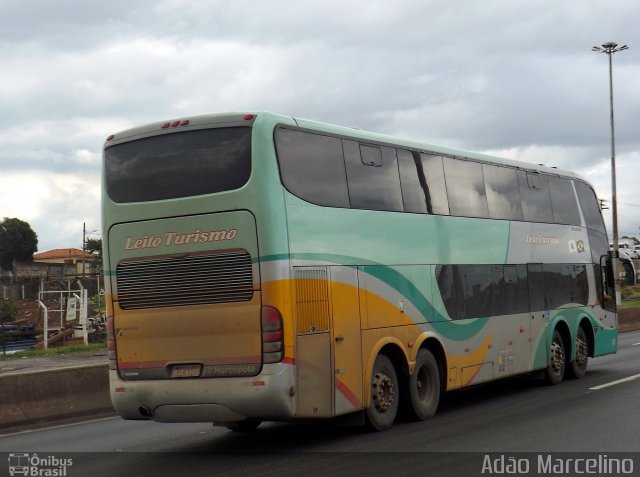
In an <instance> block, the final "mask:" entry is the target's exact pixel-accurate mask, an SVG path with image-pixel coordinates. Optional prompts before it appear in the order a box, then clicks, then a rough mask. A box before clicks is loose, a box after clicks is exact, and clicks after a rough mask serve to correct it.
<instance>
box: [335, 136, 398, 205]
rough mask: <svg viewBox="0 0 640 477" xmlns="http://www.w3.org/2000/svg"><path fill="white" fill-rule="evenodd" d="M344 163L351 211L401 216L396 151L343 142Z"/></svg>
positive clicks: (383, 147) (347, 141) (353, 142)
mask: <svg viewBox="0 0 640 477" xmlns="http://www.w3.org/2000/svg"><path fill="white" fill-rule="evenodd" d="M342 147H343V150H344V162H345V165H346V167H347V185H348V188H349V198H350V200H351V207H352V208H354V209H370V210H389V211H395V212H402V211H403V210H404V206H403V204H402V191H401V190H400V176H399V174H398V158H397V157H396V150H395V148H391V147H386V146H381V147H378V146H371V145H365V144H360V143H358V142H356V141H349V140H346V139H344V140H343V141H342Z"/></svg>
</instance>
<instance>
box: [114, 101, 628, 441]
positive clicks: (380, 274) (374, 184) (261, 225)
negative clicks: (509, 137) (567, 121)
mask: <svg viewBox="0 0 640 477" xmlns="http://www.w3.org/2000/svg"><path fill="white" fill-rule="evenodd" d="M103 191H104V192H103V206H102V212H103V237H104V240H105V246H104V270H105V283H106V286H107V294H108V297H107V303H108V325H109V326H108V328H109V338H108V346H109V363H110V371H109V373H110V383H111V384H110V386H111V396H112V401H113V405H114V407H115V409H116V411H117V412H118V413H119V414H120V415H121V416H122V417H124V418H125V419H153V420H156V421H162V422H197V421H206V422H213V423H214V424H216V425H224V426H227V427H229V428H231V429H251V428H254V427H255V426H257V425H258V424H259V423H260V422H261V421H265V420H293V419H319V418H334V417H338V416H345V417H347V418H348V417H349V416H347V415H351V417H354V418H356V419H354V420H357V419H359V418H362V420H363V421H366V422H367V423H368V424H369V425H370V426H371V427H372V428H374V429H378V430H382V429H386V428H389V427H390V426H391V425H392V424H393V422H394V420H395V418H396V414H397V412H398V410H399V407H400V406H404V407H406V408H407V411H408V412H409V413H410V414H411V415H413V416H415V418H416V419H427V418H429V417H431V416H433V415H434V413H435V412H436V409H437V406H438V402H439V399H440V396H441V394H442V393H443V392H446V391H450V390H455V389H460V388H464V387H466V386H470V385H475V384H478V383H483V382H487V381H492V380H495V379H500V378H504V377H508V376H513V375H516V374H521V373H529V372H532V371H536V370H540V371H542V372H543V373H545V375H546V378H547V380H548V381H549V382H550V383H553V384H557V383H559V382H561V381H562V380H563V378H564V377H565V376H567V375H571V376H573V377H577V378H580V377H582V376H584V374H585V372H586V370H587V361H588V358H589V357H595V356H600V355H604V354H609V353H615V352H616V349H617V318H616V313H615V312H616V310H615V301H614V300H613V299H612V297H614V296H615V293H614V289H613V287H614V285H613V280H612V276H613V275H612V272H611V268H612V267H611V257H610V255H609V247H608V243H609V242H608V240H607V236H606V231H605V227H604V223H603V220H602V215H601V211H600V208H599V206H598V201H597V200H596V195H595V194H594V192H593V189H592V188H591V186H590V185H589V184H588V183H587V182H585V181H584V180H583V179H581V178H580V177H578V176H577V175H575V174H572V173H570V172H565V171H560V170H557V169H553V168H546V167H541V166H534V165H532V164H527V163H522V162H516V161H511V160H503V159H498V158H495V157H490V156H487V155H482V154H475V153H469V152H463V151H457V150H453V149H447V148H443V147H436V146H432V145H429V144H423V143H420V142H416V141H410V140H404V139H400V138H395V137H390V136H385V135H380V134H373V133H368V132H364V131H360V130H357V129H351V128H345V127H338V126H332V125H328V124H323V123H318V122H314V121H309V120H303V119H298V118H293V117H288V116H282V115H276V114H272V113H267V112H260V113H255V114H254V113H251V114H244V113H242V114H215V115H206V116H197V117H190V118H181V119H176V120H171V121H165V122H158V123H154V124H149V125H146V126H142V127H138V128H134V129H130V130H127V131H123V132H120V133H117V134H114V135H112V136H109V138H107V141H106V143H105V149H104V174H103Z"/></svg>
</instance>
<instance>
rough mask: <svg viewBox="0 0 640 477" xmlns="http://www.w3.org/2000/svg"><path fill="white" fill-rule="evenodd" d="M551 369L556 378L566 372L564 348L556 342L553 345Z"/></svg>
mask: <svg viewBox="0 0 640 477" xmlns="http://www.w3.org/2000/svg"><path fill="white" fill-rule="evenodd" d="M551 369H552V370H553V373H554V374H555V375H556V376H559V375H560V374H562V372H563V370H564V348H563V347H562V346H561V345H560V343H558V342H556V341H554V342H553V343H552V344H551Z"/></svg>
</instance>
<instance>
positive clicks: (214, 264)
mask: <svg viewBox="0 0 640 477" xmlns="http://www.w3.org/2000/svg"><path fill="white" fill-rule="evenodd" d="M116 280H117V285H118V299H119V302H120V307H121V308H122V309H124V310H136V309H144V308H162V307H169V306H189V305H202V304H214V303H231V302H239V301H248V300H251V298H252V297H253V275H252V265H251V256H250V255H249V254H248V253H247V252H246V251H241V252H236V251H234V252H224V253H211V254H195V255H187V256H181V257H178V258H174V257H170V256H163V257H153V258H147V259H141V260H127V261H123V262H120V263H119V264H118V267H117V269H116Z"/></svg>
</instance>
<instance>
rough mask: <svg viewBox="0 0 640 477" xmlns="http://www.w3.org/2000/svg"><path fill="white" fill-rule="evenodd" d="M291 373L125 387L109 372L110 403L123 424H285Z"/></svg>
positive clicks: (276, 367)
mask: <svg viewBox="0 0 640 477" xmlns="http://www.w3.org/2000/svg"><path fill="white" fill-rule="evenodd" d="M294 373H295V367H294V366H291V365H285V364H272V365H265V366H264V367H263V372H262V374H260V375H258V376H253V377H246V378H245V377H242V378H197V379H171V380H169V379H162V380H149V381H126V380H123V379H121V378H120V376H119V375H118V372H117V371H116V370H110V371H109V379H110V382H111V386H110V387H111V401H112V403H113V407H114V409H115V410H116V412H117V413H118V414H119V415H120V416H122V417H123V418H124V419H152V420H154V421H159V422H216V423H232V422H238V421H242V420H244V419H250V418H253V419H260V420H289V419H291V418H292V417H293V415H294V409H295V396H294V394H295V393H294V392H293V390H294V388H293V383H294V380H293V376H294Z"/></svg>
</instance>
